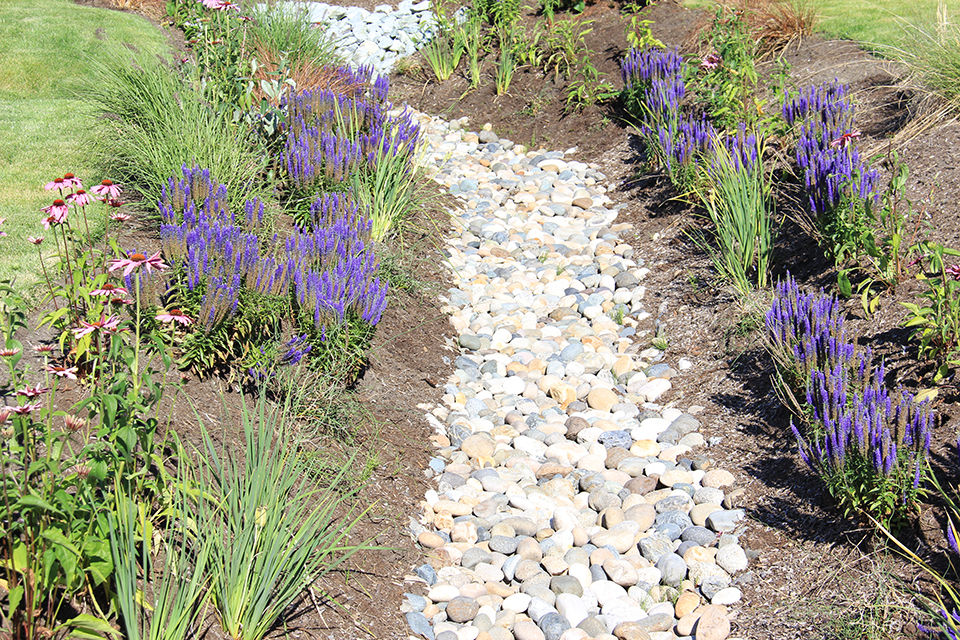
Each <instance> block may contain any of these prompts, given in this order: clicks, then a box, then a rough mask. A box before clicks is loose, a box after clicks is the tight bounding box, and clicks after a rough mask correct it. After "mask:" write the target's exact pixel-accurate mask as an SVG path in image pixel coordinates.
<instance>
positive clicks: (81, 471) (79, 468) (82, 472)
mask: <svg viewBox="0 0 960 640" xmlns="http://www.w3.org/2000/svg"><path fill="white" fill-rule="evenodd" d="M90 471H91V469H90V465H88V464H75V465H73V466H72V467H68V468H67V470H66V471H65V474H66V475H70V474H73V473H75V474H77V475H78V476H80V477H81V478H86V477H87V476H89V475H90Z"/></svg>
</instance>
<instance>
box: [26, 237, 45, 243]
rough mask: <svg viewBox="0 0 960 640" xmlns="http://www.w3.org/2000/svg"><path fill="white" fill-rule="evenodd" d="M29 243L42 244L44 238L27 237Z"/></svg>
mask: <svg viewBox="0 0 960 640" xmlns="http://www.w3.org/2000/svg"><path fill="white" fill-rule="evenodd" d="M27 242H29V243H30V244H40V243H41V242H43V236H27Z"/></svg>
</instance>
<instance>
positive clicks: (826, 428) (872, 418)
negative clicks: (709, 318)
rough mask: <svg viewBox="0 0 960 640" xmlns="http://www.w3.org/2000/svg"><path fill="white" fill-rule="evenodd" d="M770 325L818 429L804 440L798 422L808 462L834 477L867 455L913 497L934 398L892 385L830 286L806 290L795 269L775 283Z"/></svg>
mask: <svg viewBox="0 0 960 640" xmlns="http://www.w3.org/2000/svg"><path fill="white" fill-rule="evenodd" d="M765 324H766V337H767V343H768V346H769V348H770V351H771V352H772V353H773V354H774V355H775V357H776V358H777V359H778V362H779V364H780V365H781V367H784V366H790V363H791V362H792V363H793V365H792V366H794V367H795V369H794V371H793V375H794V376H795V378H796V381H797V382H799V383H801V384H803V385H804V386H805V398H806V405H807V407H806V408H807V410H808V411H809V415H810V422H811V424H812V425H814V426H815V428H814V429H812V430H811V432H810V435H808V437H807V438H806V439H804V438H803V437H802V436H801V433H800V431H799V430H798V429H797V428H796V426H794V425H792V424H791V428H792V431H793V433H794V437H795V438H796V439H797V442H798V444H799V446H800V450H801V457H802V458H803V460H804V462H805V463H807V464H809V465H810V466H811V467H812V468H814V469H815V470H816V471H817V472H818V473H820V474H822V475H824V476H827V477H835V476H836V475H837V474H842V473H843V472H844V470H845V469H847V468H848V467H852V468H862V465H861V464H860V462H858V461H863V462H865V463H866V464H868V465H870V466H871V467H872V469H873V473H875V474H876V475H877V477H878V478H888V479H889V478H896V479H897V480H896V486H898V487H899V489H900V490H901V491H902V492H903V494H902V496H901V498H902V499H903V500H906V499H907V492H909V491H911V490H916V489H918V488H919V485H920V471H921V467H922V465H923V464H925V460H926V457H927V455H928V452H929V441H930V426H931V424H932V413H931V410H930V407H929V404H928V403H926V402H921V403H917V402H916V401H915V399H914V397H913V395H911V394H910V393H908V392H907V391H905V390H903V389H897V390H896V391H891V389H890V388H889V387H888V386H887V385H886V382H885V377H886V366H885V364H884V363H883V362H882V361H881V362H880V363H879V364H878V365H877V366H875V367H874V366H871V365H870V363H869V361H870V352H869V350H867V351H864V352H860V351H859V350H858V349H857V348H856V346H855V344H854V343H853V342H852V341H851V340H849V339H848V338H847V335H846V332H845V329H844V326H843V317H842V315H841V314H840V311H839V304H838V301H837V300H836V298H834V297H833V296H829V295H827V294H825V293H824V292H823V291H821V292H820V293H818V294H809V293H804V292H802V291H801V290H800V288H799V286H798V285H797V283H796V281H795V280H794V279H793V278H792V277H790V276H789V275H788V277H787V279H786V280H784V281H782V282H780V283H778V284H777V286H776V287H775V289H774V298H773V303H772V305H771V308H770V310H769V311H768V312H767V314H766V318H765ZM798 354H800V355H802V356H803V357H802V358H799V357H796V356H797V355H798ZM958 446H960V445H958Z"/></svg>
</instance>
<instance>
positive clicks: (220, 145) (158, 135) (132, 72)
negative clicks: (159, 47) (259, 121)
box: [84, 49, 265, 210]
mask: <svg viewBox="0 0 960 640" xmlns="http://www.w3.org/2000/svg"><path fill="white" fill-rule="evenodd" d="M90 80H91V82H90V84H89V86H88V87H87V89H86V90H85V91H84V95H85V96H86V97H87V99H88V100H89V101H90V103H91V104H92V105H93V107H94V109H95V110H96V111H97V113H98V114H99V119H98V122H97V126H96V127H95V129H94V136H93V137H92V139H91V140H90V146H91V149H92V150H93V153H94V154H95V156H96V159H97V163H98V165H99V166H100V168H101V171H102V172H103V173H104V175H109V176H111V178H112V179H113V180H114V181H118V182H121V183H124V184H125V185H126V186H127V187H128V188H133V189H136V190H137V191H139V192H140V193H141V194H142V195H143V197H144V199H145V200H146V201H147V202H148V203H150V204H151V205H152V204H154V203H156V202H157V201H158V200H159V199H160V193H161V189H162V187H163V186H164V185H165V184H166V183H167V180H168V179H169V178H170V176H174V175H178V174H179V173H180V171H181V167H183V166H184V165H188V166H202V167H204V168H209V169H210V173H212V174H213V175H216V176H221V178H220V179H221V180H224V181H225V182H224V184H225V185H226V187H227V190H228V193H229V194H230V203H231V205H232V207H233V208H234V210H239V208H240V206H239V205H241V204H242V203H243V202H244V201H245V200H247V199H248V198H250V197H252V196H256V195H260V194H261V193H262V191H263V187H262V180H260V179H259V178H258V176H259V174H260V172H261V170H262V169H263V167H264V162H265V154H263V153H261V152H259V151H258V149H257V148H256V146H255V144H254V143H253V141H252V139H251V135H250V133H249V132H248V131H246V130H245V129H244V127H243V125H236V124H233V123H232V122H230V121H229V120H228V118H227V116H226V115H225V114H223V113H221V112H219V111H217V110H215V109H214V108H213V107H212V106H211V105H210V104H209V103H208V102H207V101H206V100H205V99H204V96H203V95H202V94H201V93H200V91H199V90H198V89H196V88H195V87H194V86H193V85H192V84H191V83H190V82H189V81H187V80H186V79H185V78H183V77H182V76H181V74H180V73H179V72H178V71H177V70H176V69H174V68H173V67H171V66H170V65H169V64H168V63H167V62H166V61H164V60H162V59H160V58H159V57H157V56H153V55H149V54H146V53H131V52H130V51H127V50H124V49H116V50H113V51H112V52H110V53H108V54H105V55H104V56H103V59H102V60H101V61H100V62H99V63H98V64H96V65H95V67H94V69H93V72H92V73H91V78H90Z"/></svg>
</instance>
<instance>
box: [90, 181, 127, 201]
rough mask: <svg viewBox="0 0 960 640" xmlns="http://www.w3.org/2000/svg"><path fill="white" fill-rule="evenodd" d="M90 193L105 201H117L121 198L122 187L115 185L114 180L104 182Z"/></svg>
mask: <svg viewBox="0 0 960 640" xmlns="http://www.w3.org/2000/svg"><path fill="white" fill-rule="evenodd" d="M90 191H91V192H93V194H94V195H97V196H101V197H102V198H103V199H104V200H116V199H117V198H119V197H120V186H119V185H116V184H113V180H104V181H103V182H101V183H100V184H98V185H97V186H95V187H93V188H92V189H90Z"/></svg>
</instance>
